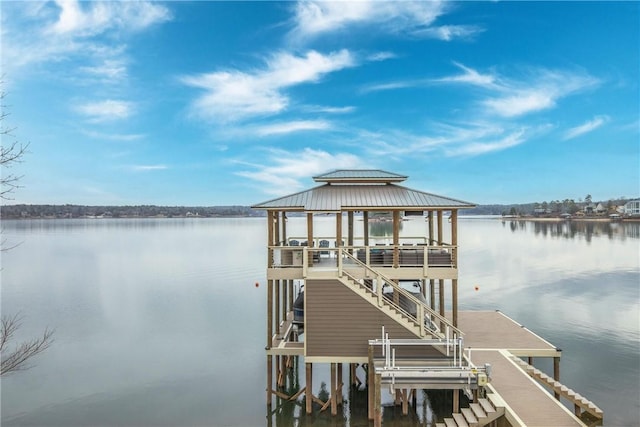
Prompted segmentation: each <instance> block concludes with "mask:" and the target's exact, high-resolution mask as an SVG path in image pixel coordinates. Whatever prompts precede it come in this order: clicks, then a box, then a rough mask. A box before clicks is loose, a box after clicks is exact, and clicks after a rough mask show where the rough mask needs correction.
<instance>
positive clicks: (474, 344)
mask: <svg viewBox="0 0 640 427" xmlns="http://www.w3.org/2000/svg"><path fill="white" fill-rule="evenodd" d="M458 315H459V318H458V319H459V321H458V326H459V328H460V329H461V330H462V331H463V332H464V333H465V336H464V344H465V347H466V348H471V349H472V352H471V360H472V361H473V363H474V364H475V365H477V366H480V365H483V364H485V363H489V364H491V367H492V369H491V383H490V384H491V388H492V389H493V390H494V391H495V392H496V393H497V394H498V395H499V396H500V397H501V398H502V400H504V402H505V404H506V408H505V416H506V417H507V419H508V420H509V422H510V423H511V424H512V425H522V426H541V427H547V426H585V424H584V423H583V422H581V421H580V420H579V419H578V418H577V417H576V416H575V415H574V414H572V413H571V411H570V410H569V409H567V408H566V407H565V406H564V405H563V404H562V403H561V402H560V401H559V400H557V399H555V398H554V396H553V395H552V394H551V393H549V392H547V391H546V390H545V389H544V388H543V387H542V386H541V385H540V384H539V383H538V382H537V381H536V380H535V379H533V378H531V376H530V375H529V374H528V373H527V372H526V371H525V370H524V369H522V368H521V367H519V366H518V364H516V363H515V362H514V361H513V360H511V357H510V356H511V355H513V356H519V357H554V358H559V357H560V356H561V353H562V352H561V350H559V349H557V348H556V347H555V346H554V345H553V344H551V343H549V342H548V341H546V340H544V339H543V338H541V337H540V336H538V335H536V334H535V333H534V332H532V331H530V330H529V329H527V328H525V327H524V326H522V325H520V324H519V323H517V322H516V321H514V320H513V319H511V318H509V317H508V316H506V315H505V314H503V313H501V312H499V311H461V312H459V314H458Z"/></svg>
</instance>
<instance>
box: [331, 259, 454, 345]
mask: <svg viewBox="0 0 640 427" xmlns="http://www.w3.org/2000/svg"><path fill="white" fill-rule="evenodd" d="M341 256H342V257H343V258H345V259H348V260H349V262H350V263H351V265H355V266H356V268H357V269H359V270H360V271H359V273H355V272H354V271H348V270H347V269H346V268H345V269H341V271H340V274H339V276H338V279H339V280H340V282H341V283H342V284H344V285H346V286H347V287H348V288H350V289H351V290H353V291H354V292H356V293H357V294H359V295H360V296H361V297H362V298H363V299H364V300H366V301H368V302H369V303H370V304H372V305H374V306H376V307H378V309H380V310H381V311H383V312H384V313H385V314H387V315H388V316H389V317H391V318H392V319H394V320H395V321H396V322H398V324H400V325H402V326H404V327H405V328H407V329H408V330H409V331H410V332H412V333H413V334H415V336H416V337H418V338H436V339H444V338H445V336H446V333H445V330H448V332H449V333H450V336H451V337H453V336H454V334H455V335H456V336H458V337H461V336H462V335H464V334H463V333H462V331H460V330H459V329H458V328H456V327H455V326H454V325H453V324H452V323H451V322H450V321H449V320H448V319H447V318H445V317H443V316H441V315H440V313H438V312H436V311H435V310H433V309H432V308H431V307H430V306H429V305H428V304H425V303H424V302H423V301H420V300H419V299H418V298H416V297H415V296H414V295H413V294H412V293H411V292H409V291H407V290H405V289H403V288H402V287H401V286H399V285H398V284H397V283H395V282H394V281H393V280H391V279H389V278H387V277H384V276H383V275H382V274H380V272H378V271H376V270H375V269H373V268H372V267H371V266H368V265H366V264H364V263H362V262H361V261H360V260H358V259H357V258H356V257H354V256H353V255H351V254H350V253H348V252H347V251H342V252H341ZM374 282H375V285H373V283H374ZM383 286H390V287H391V288H392V289H393V294H394V297H396V296H397V298H399V299H402V301H404V303H405V304H404V306H403V304H401V303H399V300H396V301H394V298H390V297H388V296H387V295H386V294H384V293H383V292H382V287H383ZM407 304H408V305H411V306H412V307H415V312H413V313H412V312H409V311H408V310H407V306H406V305H407Z"/></svg>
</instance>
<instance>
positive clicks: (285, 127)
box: [256, 120, 331, 136]
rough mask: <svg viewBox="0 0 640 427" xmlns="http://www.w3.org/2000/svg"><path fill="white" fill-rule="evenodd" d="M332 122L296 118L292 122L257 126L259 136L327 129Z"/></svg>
mask: <svg viewBox="0 0 640 427" xmlns="http://www.w3.org/2000/svg"><path fill="white" fill-rule="evenodd" d="M330 128H331V124H330V123H329V122H327V121H325V120H294V121H291V122H282V123H274V124H270V125H265V126H260V127H257V128H256V134H257V135H259V136H269V135H283V134H288V133H294V132H302V131H310V130H327V129H330Z"/></svg>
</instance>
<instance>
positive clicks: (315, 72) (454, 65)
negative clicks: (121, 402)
mask: <svg viewBox="0 0 640 427" xmlns="http://www.w3.org/2000/svg"><path fill="white" fill-rule="evenodd" d="M0 7H1V12H2V18H1V19H2V21H1V23H2V30H1V31H2V34H1V35H2V41H1V43H2V45H1V47H2V51H1V59H2V73H3V75H4V77H3V90H4V92H6V96H5V99H4V104H6V105H7V106H8V107H7V110H6V111H7V112H9V113H10V116H9V117H8V118H7V119H6V120H5V122H4V123H3V126H4V127H12V128H16V129H15V130H14V132H13V134H14V135H15V136H16V137H17V139H19V140H20V141H22V142H29V143H30V146H29V151H30V153H29V154H28V155H27V156H26V157H25V158H24V162H23V163H21V164H19V165H16V166H15V167H14V168H13V169H12V170H11V171H10V172H12V173H14V174H18V175H24V176H23V178H22V182H21V183H22V185H23V186H24V187H23V188H21V189H19V190H18V191H17V192H16V193H15V194H14V196H13V198H14V200H12V201H10V203H50V204H62V203H74V204H89V205H125V204H159V205H231V204H238V205H250V204H254V203H258V202H261V201H264V200H267V199H270V198H272V197H274V196H279V195H284V194H288V193H291V192H294V191H299V190H302V189H306V188H309V187H311V186H313V185H315V183H314V182H313V181H312V180H311V178H310V177H311V176H313V175H317V174H320V173H323V172H327V171H330V170H333V169H347V168H366V169H384V170H388V171H391V172H396V173H400V174H404V175H408V176H409V180H408V181H406V185H407V186H408V187H411V188H415V189H419V190H423V191H429V192H433V193H436V194H442V195H447V196H451V197H455V198H459V199H463V200H467V201H470V202H474V203H479V204H485V203H512V202H513V203H519V202H530V201H544V200H547V201H549V200H553V199H564V198H574V199H576V200H578V199H579V198H583V197H584V196H585V195H587V194H591V195H592V196H593V198H594V200H606V199H609V198H612V197H619V196H627V197H638V196H639V195H640V177H639V174H640V172H639V170H640V154H639V152H640V148H639V145H640V143H639V141H640V135H639V133H640V132H639V129H640V121H639V118H640V113H639V105H640V99H639V93H640V87H639V79H640V65H639V64H640V29H639V26H640V24H639V23H640V4H639V3H638V2H619V3H615V2H486V3H485V2H460V3H453V2H420V3H411V2H379V1H378V2H369V1H359V2H333V3H325V2H301V3H297V2H205V1H200V2H167V3H160V2H121V3H118V2H108V3H106V2H105V3H102V2H80V3H78V2H75V1H58V2H44V3H41V2H6V1H5V2H2V3H1V4H0ZM6 142H10V138H5V140H4V141H3V143H6ZM3 173H6V171H4V172H3Z"/></svg>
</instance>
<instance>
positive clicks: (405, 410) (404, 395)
mask: <svg viewBox="0 0 640 427" xmlns="http://www.w3.org/2000/svg"><path fill="white" fill-rule="evenodd" d="M408 414H409V396H408V395H407V389H406V388H403V389H402V415H408Z"/></svg>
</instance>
